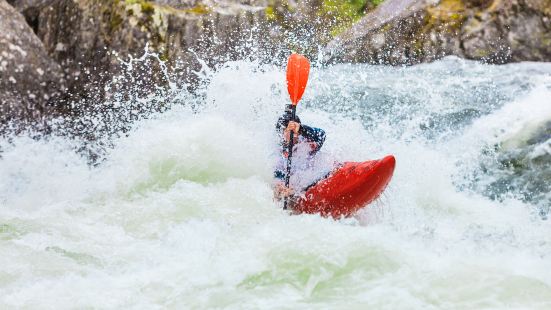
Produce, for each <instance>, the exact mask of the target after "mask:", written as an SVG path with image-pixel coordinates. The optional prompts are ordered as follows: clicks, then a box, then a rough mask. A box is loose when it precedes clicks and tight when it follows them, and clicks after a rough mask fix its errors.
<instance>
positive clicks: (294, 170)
mask: <svg viewBox="0 0 551 310" xmlns="http://www.w3.org/2000/svg"><path fill="white" fill-rule="evenodd" d="M276 129H277V133H278V134H279V136H280V146H281V147H282V152H281V156H280V158H279V161H278V163H277V166H276V168H275V171H274V178H275V183H274V196H275V198H276V199H278V200H280V199H283V198H285V197H292V196H294V195H295V194H299V193H300V192H301V191H303V190H305V189H306V188H307V187H308V186H309V185H311V184H312V183H313V181H315V180H317V179H319V177H317V176H315V175H312V174H319V173H317V172H316V171H319V169H316V167H315V162H314V160H313V159H314V156H315V155H316V153H317V152H318V151H319V150H320V148H321V147H322V145H323V142H324V141H325V131H324V130H323V129H320V128H314V127H310V126H307V125H304V124H302V123H301V122H300V118H299V117H298V116H295V118H294V119H292V116H291V113H286V114H284V115H282V116H281V117H280V118H279V119H278V121H277V123H276ZM291 132H293V133H294V134H293V158H292V163H293V164H292V167H291V175H292V177H291V182H290V186H289V188H287V187H286V186H285V177H286V174H287V169H286V168H287V157H288V150H289V147H288V145H289V140H290V136H291ZM291 200H292V199H291Z"/></svg>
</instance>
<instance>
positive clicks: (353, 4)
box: [319, 0, 384, 36]
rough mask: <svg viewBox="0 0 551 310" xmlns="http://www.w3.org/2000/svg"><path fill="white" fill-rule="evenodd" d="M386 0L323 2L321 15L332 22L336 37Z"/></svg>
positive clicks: (334, 0)
mask: <svg viewBox="0 0 551 310" xmlns="http://www.w3.org/2000/svg"><path fill="white" fill-rule="evenodd" d="M383 1H384V0H345V1H342V0H323V2H322V6H321V9H320V12H319V13H320V15H321V16H324V17H327V18H329V19H330V20H332V23H331V26H332V27H331V30H330V32H331V35H333V36H336V35H338V34H339V33H341V32H342V31H344V30H346V29H348V28H349V27H350V26H351V25H352V24H353V23H355V22H357V21H358V20H359V19H360V18H362V17H363V16H364V15H365V13H366V12H367V11H370V10H372V9H374V8H375V7H377V6H378V5H379V4H381V3H382V2H383Z"/></svg>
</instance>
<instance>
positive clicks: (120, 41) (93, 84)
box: [14, 0, 267, 99]
mask: <svg viewBox="0 0 551 310" xmlns="http://www.w3.org/2000/svg"><path fill="white" fill-rule="evenodd" d="M44 1H48V0H34V1H33V0H15V2H14V5H16V7H18V8H19V9H20V10H22V11H23V12H30V11H33V12H34V11H36V12H38V13H37V14H36V24H37V27H36V31H37V35H38V37H39V38H40V39H41V40H42V42H43V44H44V46H45V48H46V50H47V51H48V53H49V55H50V56H51V57H53V58H54V59H56V60H57V62H58V63H59V64H60V65H61V67H62V68H63V69H64V73H65V75H66V77H67V81H68V85H69V89H70V94H72V95H73V97H74V99H78V98H85V99H86V98H96V99H97V98H104V97H106V98H109V97H110V96H113V94H115V93H121V92H124V89H128V88H129V87H130V86H132V85H129V84H132V83H133V82H132V79H131V78H130V77H129V76H126V77H124V79H126V81H123V80H124V79H119V83H118V84H117V83H110V81H112V79H113V77H116V76H119V75H120V74H121V72H123V71H124V70H123V69H124V63H123V62H124V61H128V60H129V57H130V56H133V57H134V58H137V57H140V56H142V55H143V54H144V51H145V49H146V46H147V47H148V51H150V52H152V53H156V54H157V55H158V56H159V58H160V60H163V61H167V63H166V65H167V68H168V70H169V72H170V73H171V76H180V77H182V78H185V81H186V82H190V81H192V80H193V78H194V77H195V75H194V74H193V71H196V70H199V69H200V68H201V63H200V61H199V60H204V61H205V62H206V63H208V64H210V65H213V64H215V63H218V62H222V61H226V60H232V59H239V58H240V57H244V56H245V55H247V54H250V53H251V49H252V48H255V46H261V45H262V44H263V42H266V41H267V38H266V36H262V35H258V33H260V32H261V30H262V29H263V28H261V27H258V25H259V24H260V23H261V22H260V21H261V20H264V17H263V15H264V8H265V7H262V6H257V5H252V4H251V5H247V4H241V3H236V2H235V1H229V2H223V1H216V2H214V1H191V0H190V1H177V3H178V4H177V5H176V6H170V5H171V4H172V2H171V1H169V0H167V1H159V2H157V3H153V2H149V1H141V0H130V1H129V0H126V1H108V2H105V1H100V0H53V1H50V2H48V4H49V5H46V6H44V5H43V3H44ZM29 3H31V4H29ZM27 18H28V19H34V18H35V17H34V15H28V16H27ZM246 43H248V46H249V47H247V44H246ZM252 43H254V44H252ZM149 60H150V61H144V62H143V63H142V64H143V66H141V67H140V68H137V67H136V66H137V65H139V64H138V63H136V66H134V69H135V70H136V71H135V72H134V75H135V76H134V77H138V76H139V77H140V83H141V84H143V85H141V86H140V87H139V90H141V91H143V93H144V94H145V93H147V92H150V91H151V89H154V88H155V86H159V85H163V84H166V83H167V78H166V76H165V75H164V74H160V72H161V71H162V68H161V67H162V65H161V64H160V63H159V61H158V60H155V59H154V57H150V58H149ZM129 79H130V80H129ZM134 82H136V81H134ZM109 83H110V85H111V86H112V88H110V89H108V90H106V88H105V87H104V86H105V85H106V84H109ZM117 85H118V86H120V87H118V86H117ZM129 91H130V90H129ZM132 91H135V89H133V90H132Z"/></svg>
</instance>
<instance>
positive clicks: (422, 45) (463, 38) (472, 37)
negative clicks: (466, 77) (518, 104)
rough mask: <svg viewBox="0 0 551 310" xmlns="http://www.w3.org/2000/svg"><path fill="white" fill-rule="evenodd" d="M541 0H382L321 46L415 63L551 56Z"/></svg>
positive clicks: (339, 57)
mask: <svg viewBox="0 0 551 310" xmlns="http://www.w3.org/2000/svg"><path fill="white" fill-rule="evenodd" d="M550 18H551V2H549V1H546V0H511V1H501V0H440V1H429V0H387V1H385V2H384V3H383V4H382V5H380V6H379V7H378V8H377V9H375V10H374V11H373V12H371V13H369V14H368V15H367V16H365V17H364V18H363V19H362V20H360V21H359V22H358V23H357V24H355V25H354V26H353V27H352V28H351V29H349V30H348V31H345V32H344V33H342V34H340V35H339V36H337V37H336V38H335V39H334V40H333V41H331V42H330V43H329V44H328V45H327V48H326V53H328V54H329V55H330V56H329V57H330V58H332V60H333V61H337V62H338V61H344V62H369V63H383V64H393V65H398V64H415V63H420V62H427V61H433V60H435V59H439V58H442V57H444V56H447V55H456V56H459V57H463V58H468V59H476V60H482V61H485V62H489V63H506V62H516V61H551V19H550Z"/></svg>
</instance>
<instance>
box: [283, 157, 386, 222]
mask: <svg viewBox="0 0 551 310" xmlns="http://www.w3.org/2000/svg"><path fill="white" fill-rule="evenodd" d="M395 166H396V159H394V156H392V155H389V156H386V157H384V158H383V159H379V160H369V161H364V162H361V163H359V162H347V163H344V164H343V165H342V166H340V167H339V168H337V169H336V170H335V171H334V172H333V173H332V174H331V175H330V176H329V177H327V178H326V179H323V180H321V181H320V182H318V183H317V184H315V185H314V186H312V187H310V188H309V189H308V190H307V191H306V193H305V194H304V196H303V197H302V198H300V199H299V200H298V201H297V203H296V205H295V206H294V208H293V211H294V212H296V213H310V214H312V213H320V214H321V215H322V216H326V217H327V216H332V217H333V218H336V219H337V218H340V217H341V216H344V217H349V216H351V215H353V214H354V213H355V212H356V211H358V210H359V209H361V208H363V207H364V206H366V205H368V204H369V203H371V202H372V201H373V200H375V199H377V197H379V195H381V193H382V192H383V191H384V190H385V188H386V186H387V185H388V182H390V179H391V178H392V174H393V173H394V167H395Z"/></svg>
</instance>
